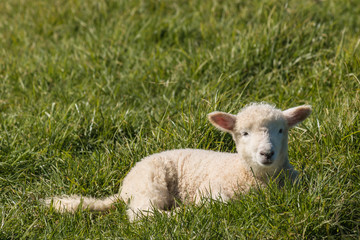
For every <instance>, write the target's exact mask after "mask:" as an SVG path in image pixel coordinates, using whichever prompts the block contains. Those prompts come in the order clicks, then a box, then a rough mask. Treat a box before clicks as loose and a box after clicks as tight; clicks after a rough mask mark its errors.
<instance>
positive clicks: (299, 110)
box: [284, 106, 311, 127]
mask: <svg viewBox="0 0 360 240" xmlns="http://www.w3.org/2000/svg"><path fill="white" fill-rule="evenodd" d="M310 113H311V107H310V106H300V107H296V108H291V109H288V110H286V111H284V115H285V118H286V121H287V123H288V126H289V127H293V126H295V125H296V124H298V123H300V122H302V121H304V120H305V119H306V118H307V117H308V116H309V115H310Z"/></svg>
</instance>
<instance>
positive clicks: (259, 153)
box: [45, 103, 311, 221]
mask: <svg viewBox="0 0 360 240" xmlns="http://www.w3.org/2000/svg"><path fill="white" fill-rule="evenodd" d="M310 113H311V107H310V106H307V105H303V106H299V107H295V108H290V109H288V110H285V111H281V110H279V109H276V108H275V107H273V106H271V105H268V104H264V103H260V104H257V103H253V104H250V105H248V106H246V107H245V108H244V109H242V110H241V111H240V112H239V113H238V114H237V115H231V114H228V113H223V112H213V113H210V114H209V115H208V116H209V120H210V122H211V123H212V124H213V125H214V126H215V127H217V128H219V129H220V130H222V131H225V132H229V133H230V134H231V135H232V136H233V139H234V141H235V143H236V149H237V153H222V152H214V151H209V150H197V149H179V150H171V151H165V152H162V153H157V154H154V155H151V156H148V157H146V158H144V159H143V160H142V161H140V162H138V163H137V164H136V165H135V166H134V168H133V169H132V170H131V171H130V172H129V174H128V175H127V176H126V177H125V179H124V181H123V183H122V188H121V191H120V193H119V194H117V195H114V196H112V197H109V198H106V199H102V200H101V199H94V198H87V197H80V196H68V197H62V198H59V197H55V198H53V199H47V200H46V201H45V202H46V204H47V205H50V204H51V203H52V204H53V207H54V209H55V210H57V211H60V212H65V211H68V212H74V211H75V210H76V209H77V208H78V207H79V205H80V206H82V208H83V209H86V208H87V209H89V210H93V211H105V210H107V209H110V208H111V207H112V205H113V203H114V202H116V201H117V200H118V199H122V200H124V201H125V202H127V203H128V207H129V209H128V210H127V213H128V216H129V219H130V220H131V221H132V220H134V219H135V218H136V217H137V216H140V215H141V214H144V213H149V212H150V213H151V210H152V209H153V208H158V209H160V210H169V209H171V208H172V207H174V205H175V202H176V201H177V200H180V201H182V202H184V203H186V202H190V201H193V202H195V203H197V202H199V201H200V200H201V198H203V197H206V198H213V199H219V200H222V201H227V200H228V199H230V198H232V197H233V196H234V194H235V193H236V192H243V193H245V192H247V191H249V189H250V188H251V187H254V186H256V185H262V186H265V185H266V183H267V182H268V180H269V177H277V179H284V177H286V176H287V177H289V179H290V180H292V181H295V179H296V177H297V175H298V172H297V171H296V170H294V168H293V166H292V165H291V164H290V162H289V160H288V130H289V128H291V127H293V126H295V125H296V124H298V123H300V122H302V121H303V120H304V119H306V118H307V117H308V116H309V115H310ZM279 182H280V181H279Z"/></svg>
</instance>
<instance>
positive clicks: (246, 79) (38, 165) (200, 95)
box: [0, 0, 360, 239]
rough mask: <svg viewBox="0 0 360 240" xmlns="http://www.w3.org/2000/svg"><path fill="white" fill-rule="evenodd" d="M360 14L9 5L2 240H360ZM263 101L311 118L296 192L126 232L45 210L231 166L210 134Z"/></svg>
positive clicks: (312, 8) (197, 4) (1, 133)
mask: <svg viewBox="0 0 360 240" xmlns="http://www.w3.org/2000/svg"><path fill="white" fill-rule="evenodd" d="M357 5H358V3H357V2H356V1H337V0H330V1H310V0H306V1H260V0H255V1H211V2H210V1H140V0H139V1H138V0H133V1H120V0H108V1H105V0H102V1H87V0H86V1H65V0H56V1H42V0H33V1H25V0H14V1H2V2H0V111H1V114H0V192H1V195H0V196H1V198H0V238H2V239H14V238H15V239H17V238H33V239H44V238H55V239H62V238H68V239H74V238H88V239H97V238H110V239H114V238H124V239H138V238H141V239H149V238H153V239H154V238H155V239H172V238H178V239H225V238H230V239H234V238H240V239H248V238H254V239H264V238H268V239H279V238H280V239H281V238H282V239H289V238H290V239H298V238H327V237H334V238H345V237H348V238H356V239H357V238H358V236H359V225H360V222H359V219H360V210H359V209H360V208H359V206H360V192H359V191H360V188H359V183H360V179H359V178H360V177H359V176H360V160H359V159H360V151H359V145H360V140H359V136H360V133H359V126H360V124H359V123H360V121H359V120H360V119H359V118H360V116H359V109H360V101H359V100H360V99H359V93H360V80H359V79H360V75H359V74H360V68H359V67H360V57H359V51H360V46H359V42H360V41H359V33H360V29H359V24H358V23H359V21H360V18H359V16H360V8H358V7H356V6H357ZM253 101H266V102H270V103H273V104H276V105H277V106H278V107H279V108H282V109H286V108H290V107H294V106H296V105H301V104H310V105H312V106H313V114H312V115H311V117H310V118H309V119H307V120H306V121H305V122H304V123H303V124H301V125H300V126H298V127H297V128H295V129H293V130H292V131H291V132H290V141H289V155H290V161H291V163H292V164H293V165H294V166H295V167H296V168H297V169H298V170H300V171H302V173H303V174H302V183H301V184H300V185H299V186H296V187H291V186H286V187H285V188H283V189H277V188H276V187H275V186H272V185H271V186H269V188H267V189H264V190H261V191H254V192H251V193H249V194H248V195H239V196H238V198H236V199H234V200H233V201H231V202H229V203H226V204H224V203H219V202H216V201H213V202H210V203H208V204H204V205H201V206H194V205H186V206H181V207H180V209H179V210H178V211H177V213H174V214H172V216H169V217H168V216H167V215H164V214H162V213H157V214H155V216H154V217H151V218H144V219H143V220H142V221H140V222H139V223H135V224H130V223H129V222H128V220H127V218H126V214H125V208H126V206H125V205H124V204H123V203H118V204H117V205H116V209H115V210H112V211H110V212H108V213H106V214H96V213H91V212H87V211H79V212H77V213H76V214H74V215H72V214H63V215H61V214H58V213H56V212H54V211H53V210H52V209H47V208H45V207H44V206H43V205H42V204H41V201H40V200H41V199H43V198H45V197H49V196H55V195H63V194H81V195H84V196H94V197H105V196H109V195H111V194H115V193H117V192H118V189H119V187H120V185H121V181H122V179H123V178H124V176H125V175H126V173H127V172H128V171H129V169H130V168H131V167H132V166H133V165H134V163H136V162H137V161H140V160H141V159H142V158H143V157H144V156H147V155H149V154H152V153H156V152H160V151H163V150H168V149H174V148H201V149H212V150H218V151H227V152H234V151H235V148H234V143H233V142H232V139H231V137H230V136H229V135H225V134H223V133H220V132H219V131H217V130H216V129H215V128H213V127H212V126H211V125H210V124H209V123H208V122H207V114H208V113H209V112H211V111H214V110H220V111H227V112H231V113H236V112H237V111H238V110H239V109H240V108H241V107H243V106H244V105H246V104H247V103H249V102H253Z"/></svg>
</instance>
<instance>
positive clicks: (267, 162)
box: [261, 160, 273, 166]
mask: <svg viewBox="0 0 360 240" xmlns="http://www.w3.org/2000/svg"><path fill="white" fill-rule="evenodd" d="M272 163H273V161H269V160H266V161H262V162H261V164H262V165H265V166H270V165H271V164H272Z"/></svg>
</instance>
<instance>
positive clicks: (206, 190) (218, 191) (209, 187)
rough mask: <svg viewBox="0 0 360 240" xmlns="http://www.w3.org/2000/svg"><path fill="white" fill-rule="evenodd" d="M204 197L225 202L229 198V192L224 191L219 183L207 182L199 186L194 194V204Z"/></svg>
mask: <svg viewBox="0 0 360 240" xmlns="http://www.w3.org/2000/svg"><path fill="white" fill-rule="evenodd" d="M204 198H205V199H206V198H207V199H214V200H217V201H221V202H227V201H229V199H230V194H229V193H228V192H227V191H225V189H224V188H223V187H222V185H221V184H218V183H211V184H210V183H208V184H203V185H202V186H200V187H199V190H198V191H197V192H196V194H195V196H194V202H195V204H199V203H200V202H201V201H202V199H204Z"/></svg>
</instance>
